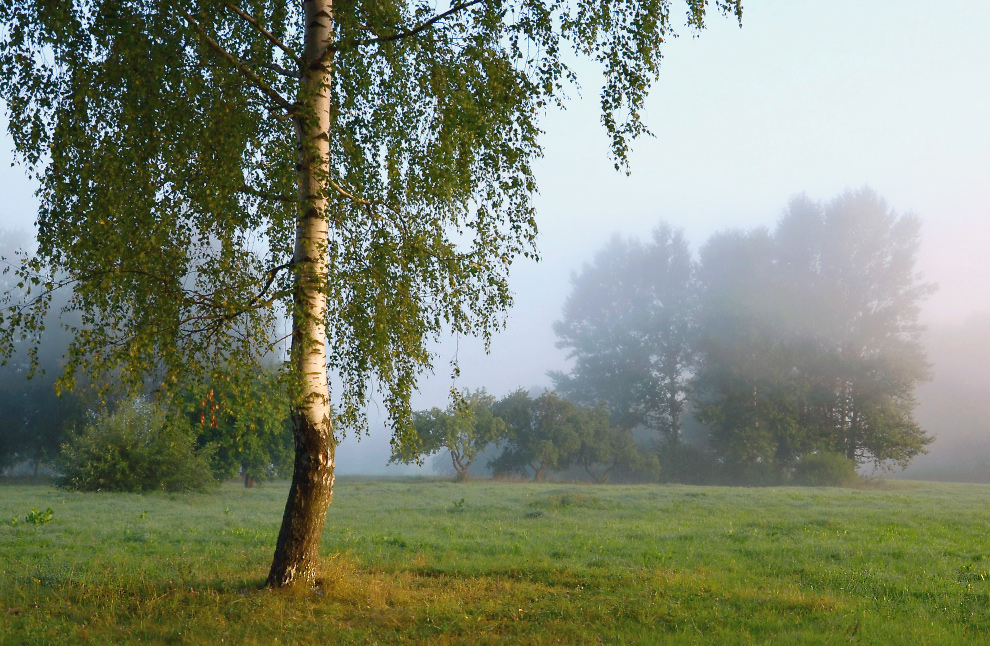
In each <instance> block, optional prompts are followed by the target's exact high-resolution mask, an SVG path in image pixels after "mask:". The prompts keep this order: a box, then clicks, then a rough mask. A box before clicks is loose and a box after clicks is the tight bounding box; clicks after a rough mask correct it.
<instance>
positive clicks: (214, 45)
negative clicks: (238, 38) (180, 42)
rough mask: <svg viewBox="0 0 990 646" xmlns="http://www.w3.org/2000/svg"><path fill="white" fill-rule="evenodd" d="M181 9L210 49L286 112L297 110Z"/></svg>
mask: <svg viewBox="0 0 990 646" xmlns="http://www.w3.org/2000/svg"><path fill="white" fill-rule="evenodd" d="M180 11H181V12H182V16H183V17H184V18H185V19H186V22H188V23H189V26H191V27H192V28H193V29H194V30H196V33H198V34H199V35H200V36H202V37H203V40H205V41H206V44H207V45H209V46H210V49H212V50H213V51H215V52H216V53H217V54H219V55H220V56H221V57H222V58H224V59H225V60H226V61H227V62H228V63H230V64H231V65H233V66H234V67H236V68H237V70H238V71H239V72H240V73H241V74H243V75H244V77H245V78H247V80H249V81H250V82H251V83H252V84H254V86H255V87H256V88H258V89H259V90H261V92H262V93H263V94H264V95H265V96H267V97H268V98H269V99H271V100H272V101H274V102H275V103H277V104H278V105H279V106H281V107H282V108H283V109H284V110H285V111H286V112H289V113H292V112H295V106H294V105H293V104H292V103H290V102H289V100H288V99H286V98H285V97H284V96H282V95H281V94H279V93H278V92H277V91H275V89H273V88H272V86H270V85H268V84H267V83H265V81H264V79H262V78H261V77H260V76H258V75H257V74H255V73H254V72H252V71H251V68H250V67H248V65H247V63H245V62H244V61H242V60H241V59H239V58H237V57H236V56H234V55H233V54H231V53H230V52H228V51H227V50H226V49H224V48H223V46H221V45H220V43H218V42H217V41H216V40H214V39H213V37H212V36H210V34H209V33H207V31H206V29H204V28H203V26H202V25H201V24H199V22H198V21H197V20H196V19H195V18H193V16H192V14H190V13H189V12H188V11H186V10H185V9H180Z"/></svg>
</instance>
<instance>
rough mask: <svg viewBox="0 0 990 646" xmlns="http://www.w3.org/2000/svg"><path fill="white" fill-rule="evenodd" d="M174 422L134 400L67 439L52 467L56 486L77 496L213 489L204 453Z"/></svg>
mask: <svg viewBox="0 0 990 646" xmlns="http://www.w3.org/2000/svg"><path fill="white" fill-rule="evenodd" d="M187 426H188V425H187V424H185V423H184V422H183V421H180V418H178V416H176V417H175V418H169V417H168V416H166V415H165V413H163V412H162V411H160V410H157V409H156V408H155V407H153V406H152V405H150V404H148V403H147V402H144V401H142V400H140V399H138V400H133V401H131V402H128V403H125V404H122V405H121V406H120V407H119V408H118V409H117V411H116V412H115V413H113V414H104V415H101V416H100V417H99V418H97V419H96V420H95V421H94V422H93V423H91V424H89V425H88V426H86V427H85V428H84V429H83V430H82V432H80V433H76V434H73V435H71V436H70V437H69V440H68V442H66V443H65V444H64V445H62V450H61V452H60V453H59V456H58V459H57V461H56V466H57V468H58V471H59V474H60V475H59V476H58V478H57V479H56V484H57V485H58V486H59V487H62V488H65V489H73V490H79V491H131V492H136V491H153V490H163V491H203V490H205V489H207V488H208V487H210V486H211V485H214V484H215V483H216V481H215V480H214V479H213V476H212V473H211V470H210V461H209V455H208V451H207V450H199V451H197V450H196V444H195V440H194V438H193V437H192V435H191V433H190V431H189V429H188V428H187Z"/></svg>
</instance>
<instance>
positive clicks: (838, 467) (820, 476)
mask: <svg viewBox="0 0 990 646" xmlns="http://www.w3.org/2000/svg"><path fill="white" fill-rule="evenodd" d="M856 477H857V475H856V463H855V462H853V461H852V460H850V459H849V458H847V457H845V456H843V455H839V454H838V453H809V454H808V455H805V456H804V457H803V458H801V461H800V462H798V464H797V466H796V467H794V473H793V474H792V476H791V480H792V482H793V483H794V484H797V485H801V486H805V487H841V486H842V485H847V484H851V483H852V482H854V481H855V480H856Z"/></svg>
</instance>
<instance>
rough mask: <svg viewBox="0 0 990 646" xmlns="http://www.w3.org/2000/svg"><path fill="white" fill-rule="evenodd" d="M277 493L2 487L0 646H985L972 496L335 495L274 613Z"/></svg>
mask: <svg viewBox="0 0 990 646" xmlns="http://www.w3.org/2000/svg"><path fill="white" fill-rule="evenodd" d="M286 491H287V485H286V484H285V483H269V484H266V485H264V486H262V487H256V488H253V489H244V488H243V487H242V486H239V485H236V484H233V483H229V484H225V485H223V486H222V487H221V488H220V489H219V490H218V491H216V492H213V493H209V494H196V495H175V494H153V495H131V494H103V493H95V494H94V493H69V492H64V491H58V490H55V489H53V488H51V487H50V486H46V485H21V484H10V483H6V484H0V644H66V643H68V644H75V643H85V644H106V643H127V644H132V643H133V644H137V643H140V644H317V643H329V644H413V643H425V644H475V643H479V644H495V643H500V644H503V643H519V644H550V643H564V644H598V643H606V644H712V643H718V644H765V643H773V644H777V643H780V644H846V643H857V644H941V645H944V644H985V643H988V641H990V581H988V579H990V553H988V551H987V547H988V530H990V504H988V503H990V487H987V486H979V485H957V484H931V483H912V482H888V483H883V484H879V485H874V486H872V487H869V488H861V489H806V488H763V489H744V488H714V487H689V486H618V485H614V486H613V485H607V486H594V485H578V484H575V485H570V484H555V483H548V484H529V483H505V482H487V481H479V482H468V483H454V482H446V481H434V480H375V479H341V480H339V481H338V487H337V493H336V498H335V501H334V503H333V505H332V506H331V509H330V514H329V519H328V522H327V526H326V531H325V533H324V539H323V550H324V553H325V555H326V558H325V562H324V564H323V568H322V576H321V579H320V581H319V585H318V586H317V588H316V589H314V590H309V591H302V592H298V591H297V592H292V593H287V592H272V591H269V590H263V589H261V587H260V586H261V583H262V582H263V580H264V578H265V575H266V574H267V566H268V564H269V560H270V558H271V552H272V549H273V545H274V541H275V536H276V533H277V530H278V524H279V521H280V519H281V513H282V506H283V504H284V500H285V495H286ZM49 508H51V510H52V513H51V516H50V518H48V514H47V513H46V511H47V509H49ZM32 510H37V511H35V512H34V514H32ZM29 516H30V519H29V518H28V517H29Z"/></svg>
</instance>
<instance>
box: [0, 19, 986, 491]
mask: <svg viewBox="0 0 990 646" xmlns="http://www.w3.org/2000/svg"><path fill="white" fill-rule="evenodd" d="M679 11H680V9H675V14H676V13H677V12H679ZM708 22H709V27H708V29H707V30H706V31H704V32H702V33H701V34H700V35H699V36H698V37H697V38H693V37H692V35H691V33H690V32H689V31H688V30H687V29H682V30H681V32H682V34H681V37H680V38H678V39H677V40H675V41H672V42H670V43H668V44H667V46H666V48H665V50H664V62H663V69H662V71H661V78H660V80H659V82H658V84H657V85H656V87H655V88H654V90H653V92H652V94H651V96H650V98H649V100H648V103H647V120H648V125H649V127H650V128H651V129H652V130H653V132H654V133H655V135H656V138H651V139H643V140H640V141H638V142H636V143H635V144H634V153H633V155H632V157H631V162H632V163H631V171H632V174H631V175H630V176H628V177H627V176H625V175H623V174H621V173H617V172H615V171H614V170H613V168H612V163H611V161H610V160H609V159H608V157H607V152H608V141H607V139H606V137H605V135H604V132H603V130H602V127H601V125H600V121H599V114H598V80H597V79H596V78H595V76H594V70H593V69H590V68H589V69H585V68H584V67H582V68H581V69H579V72H580V75H581V79H582V87H583V90H582V93H581V94H582V97H581V98H580V99H577V98H575V99H574V100H572V101H571V102H570V104H569V109H568V110H567V111H566V112H564V113H552V114H549V115H548V117H547V119H546V121H545V128H546V134H545V136H544V138H543V142H544V145H545V151H546V155H545V157H544V159H543V160H541V161H540V163H539V164H538V166H537V177H538V181H539V185H540V194H539V195H538V196H537V198H536V204H537V207H538V223H539V226H540V240H539V249H540V252H541V255H542V257H543V260H542V262H541V263H539V264H533V263H526V262H519V263H517V264H516V265H515V267H514V269H515V271H514V276H513V286H514V289H515V292H516V296H517V302H516V306H515V308H514V309H513V310H512V311H511V312H510V313H509V316H508V319H507V329H506V330H505V332H504V333H502V334H501V335H500V336H499V337H498V338H497V339H496V340H495V342H494V343H493V345H492V349H491V350H492V351H491V354H490V355H488V356H485V355H484V353H483V352H482V350H481V348H480V346H479V344H478V343H476V342H473V341H471V340H469V339H460V340H459V342H458V343H456V344H455V343H454V342H453V341H451V342H449V343H444V344H443V345H442V346H441V347H440V353H441V356H440V358H439V359H438V361H437V374H436V376H435V377H433V378H430V379H426V380H425V381H424V383H423V388H422V391H421V394H420V395H419V396H418V397H417V399H416V400H415V402H414V403H415V404H416V405H417V406H418V407H427V406H433V405H439V406H443V405H444V404H445V399H446V392H447V389H448V388H449V387H450V379H449V369H448V367H447V364H446V362H447V361H448V360H449V359H450V358H451V357H452V356H453V354H454V353H455V351H456V353H457V355H458V357H459V359H460V363H461V370H462V376H461V378H460V380H459V381H458V383H457V385H458V387H471V388H476V387H480V386H486V387H487V388H488V389H489V391H490V392H493V393H494V394H496V395H502V394H504V393H506V392H508V391H509V390H510V389H513V388H515V387H516V386H525V387H530V386H539V385H549V380H548V379H547V377H546V372H547V371H548V370H552V369H560V368H564V367H566V363H565V361H564V356H563V353H562V352H561V351H560V350H557V349H556V348H555V347H554V336H553V332H552V330H551V329H550V326H551V324H552V322H553V321H554V320H556V319H557V318H558V317H559V315H560V311H561V306H562V304H563V301H564V299H565V298H566V296H567V292H568V289H569V282H568V281H569V275H570V272H571V271H574V270H577V269H579V268H580V266H581V264H582V263H583V262H586V261H588V260H590V259H591V257H592V256H593V254H594V253H595V251H596V250H597V249H598V248H599V247H601V246H602V245H603V244H604V243H605V242H606V240H607V239H608V237H609V236H610V235H611V234H612V233H615V232H618V233H622V234H627V235H637V236H640V237H643V236H646V235H648V234H649V232H650V230H651V229H652V228H653V227H654V226H655V225H656V223H657V222H658V221H660V220H661V219H663V220H666V221H668V222H669V223H671V224H673V225H674V226H677V227H681V228H683V229H684V230H685V232H686V234H687V236H688V238H689V240H690V241H691V243H692V245H693V247H694V248H695V249H697V247H698V246H700V245H701V244H702V243H704V241H705V240H706V239H707V237H708V236H709V235H711V234H712V233H714V232H715V231H718V230H720V229H724V228H727V227H743V228H750V227H754V226H759V225H766V226H772V225H773V223H774V222H775V220H776V219H777V217H778V216H779V214H780V213H781V211H782V209H783V208H784V206H785V205H786V203H787V201H788V199H789V198H790V196H792V195H794V194H796V193H801V192H805V193H807V194H808V195H809V196H810V197H812V198H813V199H820V200H828V199H831V198H832V197H834V196H835V195H837V194H838V193H840V192H842V191H844V190H845V189H847V188H858V187H861V186H863V185H869V186H871V187H872V188H873V189H874V190H876V191H877V192H878V193H879V194H880V195H882V196H884V197H885V198H886V199H887V201H888V202H889V203H890V204H891V206H892V207H893V208H895V209H896V210H897V211H898V212H913V213H915V214H917V215H918V216H920V217H921V218H922V221H923V223H924V225H923V230H922V236H923V246H922V249H921V252H920V258H919V269H920V270H921V271H922V272H923V273H924V275H925V278H926V279H927V280H929V281H935V282H938V283H939V285H940V291H939V293H938V294H937V295H936V296H935V297H933V298H932V299H930V301H929V302H928V303H927V305H926V307H925V310H924V313H923V318H924V320H925V321H926V322H928V323H931V324H942V323H953V322H957V321H960V320H962V319H963V318H965V317H966V316H968V314H969V313H970V312H972V311H974V310H983V311H990V263H988V260H987V258H988V256H990V249H988V246H990V36H988V34H990V2H988V1H987V0H944V1H942V2H937V3H935V2H931V1H930V0H924V1H922V0H900V1H898V2H891V1H890V0H749V1H747V2H744V12H743V26H742V28H741V29H740V28H739V27H738V26H737V25H736V23H735V21H734V19H732V18H721V17H716V16H712V17H711V18H710V19H709V21H708ZM4 125H5V122H4ZM10 148H11V144H10V139H9V137H6V136H5V137H4V139H3V140H2V142H0V227H5V228H15V229H16V228H21V229H30V228H31V226H32V223H33V219H34V208H35V206H34V200H33V198H32V192H33V187H32V185H31V183H30V182H29V181H28V179H27V178H26V177H25V176H24V173H23V171H22V170H20V169H11V168H9V163H10V157H11V156H10ZM455 348H456V350H455ZM387 435H388V434H387V432H382V431H381V430H379V431H378V432H374V433H373V441H371V442H368V441H363V442H361V443H360V444H358V445H355V444H354V443H353V442H351V441H347V442H345V443H344V444H343V445H342V446H341V447H340V450H339V453H338V457H339V459H340V463H339V466H340V470H341V472H348V471H352V470H357V469H358V468H367V467H376V466H377V465H379V464H381V462H382V461H383V458H382V456H383V455H387V449H386V448H385V446H384V445H385V441H386V439H387Z"/></svg>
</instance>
